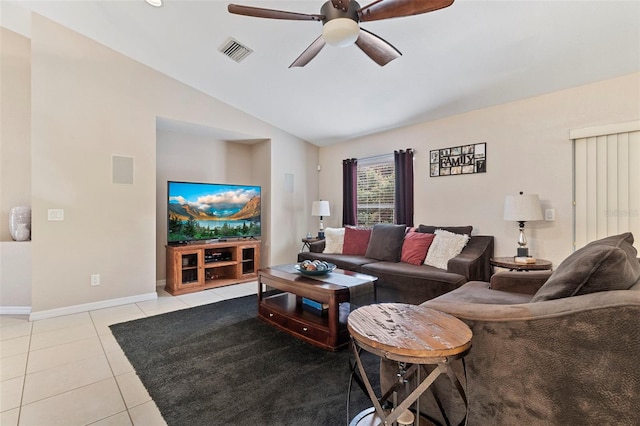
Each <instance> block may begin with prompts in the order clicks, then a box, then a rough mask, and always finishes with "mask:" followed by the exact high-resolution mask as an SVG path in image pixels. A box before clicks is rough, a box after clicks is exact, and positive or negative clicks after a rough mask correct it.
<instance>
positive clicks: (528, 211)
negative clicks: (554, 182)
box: [504, 192, 542, 257]
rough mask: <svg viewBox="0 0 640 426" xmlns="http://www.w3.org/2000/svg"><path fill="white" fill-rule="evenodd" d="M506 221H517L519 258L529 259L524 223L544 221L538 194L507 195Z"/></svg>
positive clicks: (505, 204) (505, 205)
mask: <svg viewBox="0 0 640 426" xmlns="http://www.w3.org/2000/svg"><path fill="white" fill-rule="evenodd" d="M504 220H510V221H515V222H518V223H519V224H520V236H519V237H518V246H519V247H518V255H517V256H518V257H528V256H529V249H528V248H527V237H526V236H525V235H524V223H525V222H530V221H533V220H542V208H541V207H540V198H539V197H538V194H523V193H522V192H520V194H519V195H507V197H506V199H505V201H504Z"/></svg>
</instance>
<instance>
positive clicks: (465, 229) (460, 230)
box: [418, 225, 473, 236]
mask: <svg viewBox="0 0 640 426" xmlns="http://www.w3.org/2000/svg"><path fill="white" fill-rule="evenodd" d="M436 229H444V230H445V231H449V232H452V233H454V234H466V235H469V236H471V231H473V226H471V225H469V226H431V225H420V226H418V232H422V233H427V234H435V233H436Z"/></svg>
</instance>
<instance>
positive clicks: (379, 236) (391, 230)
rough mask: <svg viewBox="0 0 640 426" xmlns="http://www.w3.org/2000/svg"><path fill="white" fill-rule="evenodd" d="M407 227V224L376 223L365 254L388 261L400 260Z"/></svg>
mask: <svg viewBox="0 0 640 426" xmlns="http://www.w3.org/2000/svg"><path fill="white" fill-rule="evenodd" d="M406 229H407V227H406V225H391V224H378V225H374V226H373V229H372V230H371V238H369V245H367V253H366V254H365V256H366V257H369V258H371V259H377V260H383V261H386V262H399V261H400V254H401V253H402V242H403V241H404V234H405V231H406Z"/></svg>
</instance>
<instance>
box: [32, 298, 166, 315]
mask: <svg viewBox="0 0 640 426" xmlns="http://www.w3.org/2000/svg"><path fill="white" fill-rule="evenodd" d="M157 298H158V293H156V292H153V293H146V294H138V295H136V296H128V297H119V298H117V299H109V300H101V301H99V302H91V303H83V304H82V305H73V306H65V307H64V308H56V309H49V310H46V311H38V312H31V315H29V321H36V320H41V319H46V318H53V317H59V316H62V315H71V314H77V313H80V312H88V311H93V310H96V309H104V308H112V307H114V306H120V305H128V304H129V303H137V302H145V301H147V300H154V299H157Z"/></svg>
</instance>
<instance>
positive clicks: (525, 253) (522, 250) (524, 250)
mask: <svg viewBox="0 0 640 426" xmlns="http://www.w3.org/2000/svg"><path fill="white" fill-rule="evenodd" d="M518 257H529V248H528V247H518Z"/></svg>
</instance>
